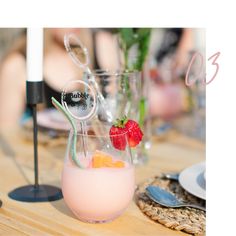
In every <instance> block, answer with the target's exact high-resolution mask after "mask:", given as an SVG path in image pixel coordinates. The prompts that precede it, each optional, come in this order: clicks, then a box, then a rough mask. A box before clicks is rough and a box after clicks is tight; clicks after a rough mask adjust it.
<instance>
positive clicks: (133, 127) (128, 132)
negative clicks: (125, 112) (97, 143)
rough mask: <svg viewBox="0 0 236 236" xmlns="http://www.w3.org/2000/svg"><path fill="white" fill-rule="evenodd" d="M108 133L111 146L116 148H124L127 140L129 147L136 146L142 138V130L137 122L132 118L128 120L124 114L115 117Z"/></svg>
mask: <svg viewBox="0 0 236 236" xmlns="http://www.w3.org/2000/svg"><path fill="white" fill-rule="evenodd" d="M109 134H110V139H111V142H112V145H113V147H114V148H116V149H118V150H125V148H126V144H127V141H128V144H129V146H130V147H136V146H137V145H138V144H139V143H140V142H141V141H142V138H143V132H142V130H141V129H140V127H139V125H138V123H137V122H136V121H134V120H129V119H128V118H127V117H126V116H124V117H123V118H122V119H117V121H116V122H115V123H114V124H113V125H112V127H111V129H110V132H109ZM126 137H127V139H128V140H127V141H126Z"/></svg>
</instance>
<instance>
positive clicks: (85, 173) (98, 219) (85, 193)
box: [61, 127, 135, 223]
mask: <svg viewBox="0 0 236 236" xmlns="http://www.w3.org/2000/svg"><path fill="white" fill-rule="evenodd" d="M94 130H96V132H95V131H94ZM74 135H77V156H76V158H78V159H79V161H80V163H81V165H82V166H83V168H80V167H78V166H77V165H76V164H75V163H74V162H73V160H72V158H71V145H72V139H73V136H74ZM111 138H112V139H116V140H118V142H119V139H121V140H123V143H124V140H125V142H126V140H127V139H126V134H121V135H116V136H112V137H110V135H109V128H104V127H102V128H101V127H99V128H95V129H94V127H93V128H91V129H90V131H88V134H86V135H84V134H80V133H77V134H74V132H73V131H70V135H69V142H68V147H67V152H66V157H65V162H64V168H63V173H62V181H61V183H62V192H63V196H64V200H65V203H66V205H67V206H68V207H69V208H70V209H71V211H72V212H73V213H74V215H75V216H76V217H77V218H78V219H79V220H81V221H84V222H89V223H104V222H108V221H112V220H113V219H115V218H116V217H118V216H120V215H121V214H122V213H123V212H124V211H125V209H126V208H127V207H128V205H129V203H130V202H131V201H132V198H133V194H134V188H135V178H134V166H133V164H132V156H131V151H130V148H129V146H128V144H127V145H126V147H125V148H123V150H118V149H116V148H114V147H113V144H112V143H111ZM84 146H86V150H87V151H86V153H85V152H84Z"/></svg>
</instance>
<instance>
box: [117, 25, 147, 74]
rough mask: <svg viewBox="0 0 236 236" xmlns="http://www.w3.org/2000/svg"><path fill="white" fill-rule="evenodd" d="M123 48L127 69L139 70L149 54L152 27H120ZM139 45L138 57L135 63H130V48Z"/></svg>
mask: <svg viewBox="0 0 236 236" xmlns="http://www.w3.org/2000/svg"><path fill="white" fill-rule="evenodd" d="M118 32H119V36H120V40H121V42H120V43H121V48H122V51H123V52H124V61H125V69H129V70H130V69H131V70H139V71H141V70H142V69H143V65H144V62H145V59H146V56H147V54H148V48H149V42H150V36H151V29H150V28H120V29H118ZM134 45H137V58H136V61H135V63H134V64H133V65H129V61H128V60H129V58H128V55H129V50H130V49H131V48H132V47H133V46H134Z"/></svg>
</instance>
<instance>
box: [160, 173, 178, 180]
mask: <svg viewBox="0 0 236 236" xmlns="http://www.w3.org/2000/svg"><path fill="white" fill-rule="evenodd" d="M161 178H163V179H171V180H176V181H178V180H179V173H163V174H162V175H161Z"/></svg>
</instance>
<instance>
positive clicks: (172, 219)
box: [135, 176, 206, 235]
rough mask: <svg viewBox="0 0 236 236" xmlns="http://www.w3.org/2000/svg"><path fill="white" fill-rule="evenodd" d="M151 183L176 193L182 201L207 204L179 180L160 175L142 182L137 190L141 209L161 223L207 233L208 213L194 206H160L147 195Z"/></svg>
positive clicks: (188, 230)
mask: <svg viewBox="0 0 236 236" xmlns="http://www.w3.org/2000/svg"><path fill="white" fill-rule="evenodd" d="M149 185H156V186H160V187H162V188H163V189H166V190H168V191H170V192H172V193H174V194H175V195H176V196H177V198H178V199H179V200H181V201H184V202H188V203H194V204H198V205H200V206H204V205H205V201H204V200H201V199H199V198H197V197H194V196H193V195H191V194H189V193H187V192H186V191H185V190H184V189H183V188H182V187H181V186H180V185H179V183H178V182H177V181H174V180H166V179H162V178H160V177H158V176H156V177H153V178H151V179H148V180H147V181H146V182H144V183H143V184H140V185H139V186H138V188H137V189H136V192H135V200H136V203H137V205H138V206H139V208H140V209H141V211H142V212H143V213H144V214H145V215H147V216H148V217H149V218H151V219H152V220H154V221H156V222H159V223H160V224H162V225H164V226H166V227H168V228H171V229H175V230H179V231H183V232H185V233H188V234H192V235H205V228H206V213H205V212H203V211H201V210H198V209H194V208H188V207H185V208H167V207H163V206H160V205H159V204H157V203H155V202H154V201H152V200H150V198H149V197H148V196H147V195H146V193H145V189H146V187H148V186H149Z"/></svg>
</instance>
